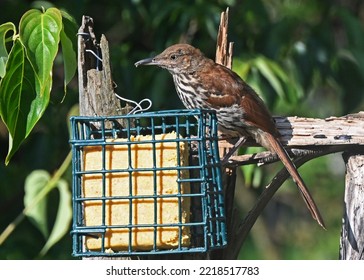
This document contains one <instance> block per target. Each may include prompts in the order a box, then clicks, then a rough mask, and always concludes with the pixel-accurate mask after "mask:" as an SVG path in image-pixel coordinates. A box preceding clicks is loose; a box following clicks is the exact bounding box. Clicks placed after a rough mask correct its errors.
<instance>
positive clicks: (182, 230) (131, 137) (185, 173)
mask: <svg viewBox="0 0 364 280" xmlns="http://www.w3.org/2000/svg"><path fill="white" fill-rule="evenodd" d="M71 129H72V136H71V140H70V143H71V144H72V153H73V159H72V173H73V226H72V232H71V234H72V238H73V255H74V256H126V255H145V254H164V253H196V252H206V251H208V250H211V249H218V248H222V247H224V246H225V245H226V243H227V241H226V226H225V215H224V199H223V192H222V184H221V170H220V159H219V153H218V142H217V122H216V115H215V113H214V112H213V111H209V110H178V111H176V110H174V111H160V112H150V113H140V114H134V115H125V116H112V117H72V118H71Z"/></svg>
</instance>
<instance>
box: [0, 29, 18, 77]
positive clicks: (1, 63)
mask: <svg viewBox="0 0 364 280" xmlns="http://www.w3.org/2000/svg"><path fill="white" fill-rule="evenodd" d="M9 31H12V32H13V34H16V28H15V25H14V24H13V23H12V22H7V23H4V24H2V25H0V78H3V77H4V76H5V71H6V62H7V60H8V56H9V54H8V50H7V49H6V41H7V40H6V34H7V33H8V32H9Z"/></svg>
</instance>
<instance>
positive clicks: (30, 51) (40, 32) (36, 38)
mask: <svg viewBox="0 0 364 280" xmlns="http://www.w3.org/2000/svg"><path fill="white" fill-rule="evenodd" d="M61 30H62V15H61V12H60V11H59V10H58V9H56V8H49V9H48V10H47V11H46V12H41V11H39V10H36V9H32V10H29V11H28V12H26V13H25V14H24V15H23V17H22V18H21V20H20V24H19V35H20V39H21V41H22V42H23V44H24V46H25V49H26V54H27V57H28V59H29V61H30V64H31V65H32V67H33V69H34V72H35V73H36V76H37V77H38V79H39V82H40V93H41V94H43V93H46V92H45V91H44V88H47V87H48V84H49V80H50V79H51V77H52V67H53V62H54V59H55V57H56V54H57V52H58V47H59V46H58V45H59V41H60V32H61Z"/></svg>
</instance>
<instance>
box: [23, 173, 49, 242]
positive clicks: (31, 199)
mask: <svg viewBox="0 0 364 280" xmlns="http://www.w3.org/2000/svg"><path fill="white" fill-rule="evenodd" d="M49 179H50V175H49V173H48V172H47V171H45V170H35V171H33V172H32V173H30V174H29V175H28V177H27V178H26V180H25V196H24V206H25V208H28V209H29V210H28V211H27V212H26V213H25V214H26V216H27V217H28V218H29V219H30V221H31V222H32V223H33V224H34V225H35V226H36V227H37V228H38V229H39V230H40V232H41V233H42V234H43V236H44V238H47V237H48V235H49V233H48V226H47V199H46V198H45V197H43V198H42V199H40V200H39V201H37V200H38V199H37V196H38V195H39V193H40V192H41V191H42V190H43V189H44V188H45V187H46V185H47V183H48V181H49Z"/></svg>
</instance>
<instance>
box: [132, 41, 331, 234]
mask: <svg viewBox="0 0 364 280" xmlns="http://www.w3.org/2000/svg"><path fill="white" fill-rule="evenodd" d="M139 65H156V66H159V67H161V68H165V69H167V70H168V71H169V72H170V73H171V74H172V76H173V81H174V85H175V87H176V90H177V94H178V96H179V98H180V99H181V101H182V102H183V104H184V106H185V107H186V108H188V109H195V108H200V109H214V110H215V111H216V114H217V119H218V125H219V130H220V131H221V132H222V133H223V134H224V135H226V136H228V137H235V138H236V137H238V138H239V140H238V141H237V142H236V144H235V146H234V148H235V149H236V148H237V147H239V146H240V145H241V144H242V143H243V142H244V141H245V140H244V139H246V136H251V137H252V138H253V139H254V140H255V141H256V142H257V143H259V144H260V145H262V146H263V147H265V148H266V149H268V150H269V151H271V152H274V153H277V155H278V157H279V158H280V160H281V161H282V162H283V164H284V166H285V167H286V169H287V170H288V172H289V174H290V175H291V176H292V178H293V180H294V182H295V183H296V184H297V186H298V188H299V190H300V192H301V194H302V197H303V199H304V201H305V203H306V205H307V208H308V209H309V210H310V212H311V214H312V217H313V218H314V219H315V220H317V222H318V224H319V225H320V226H322V227H323V228H325V225H324V221H323V219H322V217H321V215H320V212H319V210H318V208H317V206H316V204H315V202H314V200H313V198H312V196H311V194H310V192H309V191H308V189H307V187H306V185H305V183H304V182H303V180H302V178H301V176H300V175H299V173H298V172H297V169H296V167H295V166H294V164H293V162H292V161H291V159H290V157H289V156H288V154H287V152H286V150H285V149H284V148H283V146H282V144H281V143H280V140H279V132H278V130H277V128H276V126H275V123H274V121H273V118H272V116H271V114H270V113H269V111H268V109H267V107H266V106H265V104H264V102H263V101H262V99H260V98H259V96H258V95H257V93H256V92H255V91H254V90H253V89H252V88H251V87H250V86H249V85H248V84H247V83H245V82H244V81H243V80H242V79H241V78H240V77H239V76H238V75H237V74H236V73H234V72H233V71H231V70H230V69H228V68H226V67H225V66H223V65H220V64H217V63H215V62H214V61H213V60H211V59H209V58H206V57H205V56H204V55H203V53H202V52H201V51H200V50H199V49H196V48H194V47H192V46H190V45H187V44H177V45H173V46H170V47H168V48H167V49H165V50H164V51H163V52H162V53H161V54H159V55H157V56H155V57H154V58H147V59H143V60H140V61H138V62H136V63H135V66H139ZM234 148H233V149H232V152H233V151H234V150H235V149H234ZM232 152H229V153H228V156H230V155H231V154H232Z"/></svg>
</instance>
